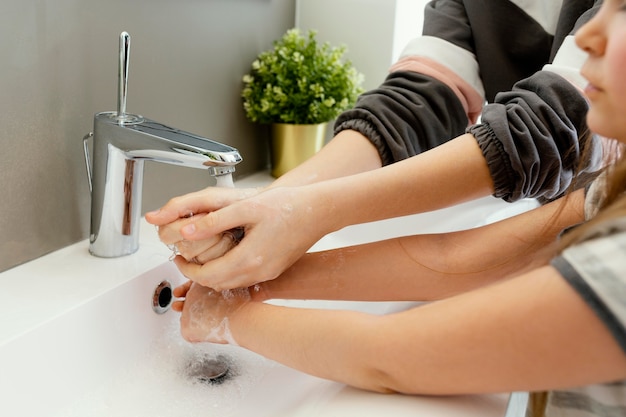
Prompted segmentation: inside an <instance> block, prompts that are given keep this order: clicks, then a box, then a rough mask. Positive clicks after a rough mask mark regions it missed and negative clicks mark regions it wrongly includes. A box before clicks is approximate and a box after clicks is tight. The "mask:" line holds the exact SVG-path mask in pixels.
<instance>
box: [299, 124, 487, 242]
mask: <svg viewBox="0 0 626 417" xmlns="http://www.w3.org/2000/svg"><path fill="white" fill-rule="evenodd" d="M492 192H493V181H492V179H491V176H490V173H489V169H488V167H487V163H486V161H485V159H484V157H483V154H482V152H481V150H480V148H479V147H478V145H477V143H476V141H475V139H474V137H473V136H472V135H469V134H465V135H462V136H460V137H458V138H456V139H453V140H451V141H449V142H447V143H445V144H443V145H441V146H439V147H437V148H434V149H432V150H430V151H427V152H424V153H422V154H420V155H417V156H414V157H411V158H408V159H406V160H404V161H400V162H397V163H395V164H392V165H388V166H385V167H383V168H381V169H377V170H375V171H368V172H363V173H361V174H359V175H352V176H349V177H344V178H339V179H335V180H329V181H326V182H324V183H323V184H312V185H310V187H309V193H310V199H311V201H312V202H313V203H315V204H317V205H319V204H320V202H324V204H326V205H327V207H326V210H325V211H324V215H325V216H327V217H324V218H322V219H319V220H320V222H321V224H324V225H327V226H328V228H329V230H328V231H332V230H338V229H340V228H342V227H345V226H347V225H350V224H357V223H363V222H370V221H374V220H381V219H386V218H390V217H397V216H404V215H408V214H413V213H421V212H426V211H431V210H435V209H439V208H443V207H447V206H450V205H454V204H458V203H461V202H464V201H469V200H472V199H475V198H478V197H483V196H487V195H490V194H491V193H492Z"/></svg>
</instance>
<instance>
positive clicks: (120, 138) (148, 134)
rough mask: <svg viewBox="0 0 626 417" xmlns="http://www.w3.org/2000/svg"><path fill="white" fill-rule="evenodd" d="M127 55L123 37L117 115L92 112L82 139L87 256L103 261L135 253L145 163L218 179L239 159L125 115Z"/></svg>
mask: <svg viewBox="0 0 626 417" xmlns="http://www.w3.org/2000/svg"><path fill="white" fill-rule="evenodd" d="M129 52H130V36H129V35H128V33H126V32H122V34H121V35H120V59H119V79H118V83H119V86H118V87H119V92H118V106H117V112H103V113H97V114H96V115H95V116H94V125H93V132H92V133H89V134H88V135H86V136H85V137H84V139H83V145H84V151H85V160H86V163H87V174H88V177H89V184H90V190H91V233H90V238H89V241H90V245H89V252H91V254H93V255H95V256H100V257H106V258H113V257H118V256H124V255H129V254H131V253H133V252H135V251H136V250H137V249H138V248H139V220H140V216H141V190H142V185H143V163H144V161H146V160H148V161H158V162H164V163H168V164H174V165H182V166H186V167H193V168H204V169H208V171H209V175H212V176H214V177H219V176H223V175H232V173H233V172H234V171H235V165H237V164H238V163H239V162H241V160H242V158H241V155H240V154H239V151H237V149H235V148H233V147H231V146H228V145H224V144H222V143H219V142H215V141H212V140H210V139H206V138H204V137H201V136H197V135H194V134H192V133H189V132H185V131H182V130H179V129H175V128H172V127H169V126H166V125H164V124H161V123H159V122H155V121H154V120H150V119H147V118H144V117H142V116H139V115H134V114H129V113H126V92H127V85H128V58H129ZM90 138H92V139H93V161H92V165H93V169H92V166H91V164H90V159H91V158H90V152H89V146H88V139H90Z"/></svg>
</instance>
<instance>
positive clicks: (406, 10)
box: [296, 0, 428, 89]
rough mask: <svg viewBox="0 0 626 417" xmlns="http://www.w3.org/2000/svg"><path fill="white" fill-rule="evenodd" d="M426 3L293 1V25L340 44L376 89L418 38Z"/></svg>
mask: <svg viewBox="0 0 626 417" xmlns="http://www.w3.org/2000/svg"><path fill="white" fill-rule="evenodd" d="M427 2H428V0H296V26H297V27H299V28H301V29H303V30H308V29H315V30H317V32H318V36H319V39H320V40H321V41H328V42H330V43H331V44H332V45H341V44H344V45H346V46H347V48H348V52H347V53H346V57H347V58H348V59H350V60H351V61H352V63H353V64H354V66H355V67H356V68H357V69H358V70H359V71H360V72H362V73H363V74H364V75H365V82H364V86H365V88H366V89H372V88H375V87H377V86H378V85H379V84H380V83H381V82H382V81H383V80H384V78H385V77H386V75H387V71H388V69H389V66H390V65H391V64H392V63H393V62H395V60H396V59H397V58H398V56H399V54H400V52H401V50H402V49H403V48H404V45H405V44H406V43H407V42H408V41H409V40H410V39H412V38H413V37H415V36H417V35H419V34H420V33H421V30H422V24H423V10H424V5H425V4H426V3H427Z"/></svg>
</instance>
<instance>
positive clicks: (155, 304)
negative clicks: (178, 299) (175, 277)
mask: <svg viewBox="0 0 626 417" xmlns="http://www.w3.org/2000/svg"><path fill="white" fill-rule="evenodd" d="M173 300H174V294H173V293H172V285H171V284H170V283H169V282H167V281H162V282H161V283H160V284H159V285H157V287H156V288H155V289H154V294H153V295H152V310H154V312H155V313H157V314H163V313H165V312H166V311H167V310H169V309H170V306H171V305H172V301H173Z"/></svg>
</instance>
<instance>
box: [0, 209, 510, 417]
mask: <svg viewBox="0 0 626 417" xmlns="http://www.w3.org/2000/svg"><path fill="white" fill-rule="evenodd" d="M510 207H511V206H508V205H506V204H504V203H502V202H500V201H497V200H494V199H484V200H480V201H478V202H474V203H470V204H466V205H463V206H461V207H457V208H453V209H446V210H443V211H440V212H434V213H429V214H424V215H418V216H409V217H407V218H403V219H393V220H388V221H385V222H376V223H371V224H367V225H360V226H353V227H349V228H346V229H343V230H341V231H339V232H337V233H334V234H332V235H329V236H327V237H325V238H324V239H322V240H321V241H320V242H319V243H318V244H317V245H316V246H315V247H314V248H313V250H321V249H327V248H331V247H337V246H343V245H346V244H354V243H362V242H367V241H372V240H378V239H381V238H387V237H391V236H398V235H404V234H409V233H415V232H420V231H422V232H433V231H444V230H453V229H459V228H462V227H470V226H473V225H476V224H480V223H483V222H485V221H488V218H487V216H488V215H490V214H491V213H493V212H494V211H498V210H500V209H503V208H506V209H507V210H508V209H509V208H510ZM141 226H142V227H141V228H142V231H141V233H142V236H141V239H140V241H141V247H140V250H139V251H138V252H137V253H136V254H133V255H130V256H127V257H124V258H117V259H99V258H95V257H92V256H90V255H89V254H88V251H87V246H88V245H87V242H86V241H85V242H80V243H78V244H75V245H72V246H69V247H67V248H64V249H62V250H60V251H57V252H54V253H52V254H49V255H47V256H44V257H42V258H40V259H37V260H35V261H32V262H29V263H27V264H24V265H22V266H19V267H16V268H14V269H11V270H9V271H6V272H4V273H2V274H0V288H2V291H3V294H4V297H3V299H4V309H3V313H2V316H1V318H0V404H1V407H2V410H3V415H7V416H12V417H18V416H64V417H65V416H85V415H89V416H116V417H122V416H133V417H140V416H151V417H152V416H159V417H168V416H177V417H179V416H192V415H193V416H198V415H203V416H220V417H224V416H242V417H243V416H245V417H249V416H273V417H275V416H341V417H347V416H360V417H363V416H381V415H393V416H395V417H402V416H435V417H445V416H459V417H460V416H463V417H472V416H476V417H492V416H493V417H495V416H503V415H504V414H505V409H506V404H507V400H508V397H509V396H508V395H482V396H463V397H445V398H434V397H420V396H403V395H381V394H375V393H369V392H365V391H361V390H358V389H354V388H350V387H347V386H345V385H342V384H339V383H335V382H331V381H327V380H323V379H319V378H316V377H312V376H309V375H306V374H303V373H301V372H298V371H295V370H293V369H290V368H287V367H285V366H282V365H280V364H277V363H275V362H272V361H269V360H266V359H264V358H262V357H260V356H258V355H256V354H254V353H251V352H248V351H245V350H243V349H240V348H237V347H232V346H216V345H209V344H205V345H190V344H188V343H186V342H184V341H183V340H182V339H181V337H180V336H179V333H178V314H176V313H174V312H172V311H168V312H166V313H165V314H162V315H158V314H156V313H154V312H153V310H152V307H151V301H152V300H151V298H152V294H153V292H154V289H155V288H156V287H157V285H158V284H159V283H161V282H162V281H163V280H168V281H170V282H171V283H172V285H176V284H178V283H180V282H182V281H183V277H182V276H181V275H180V274H179V273H178V271H177V269H176V268H175V267H174V266H173V264H172V263H171V262H168V261H167V259H168V257H169V252H168V250H167V249H166V248H165V247H164V246H163V245H161V244H160V243H159V242H158V239H157V236H156V232H155V231H154V228H152V227H150V226H149V225H148V224H147V223H144V224H142V225H141ZM284 304H287V305H293V306H309V307H320V308H348V309H359V310H362V311H368V312H371V313H375V314H384V313H387V312H390V311H395V310H398V309H402V308H407V307H408V306H409V305H410V304H407V303H367V302H364V303H350V302H324V301H286V302H284ZM220 355H221V356H223V357H225V358H227V360H228V362H229V363H230V371H229V374H228V375H226V377H224V379H223V380H221V383H219V384H209V383H203V382H199V381H198V380H197V378H192V377H190V376H189V375H188V374H187V372H186V369H187V366H188V365H189V364H190V363H193V362H198V361H199V360H201V359H202V358H207V357H208V358H216V357H218V356H220Z"/></svg>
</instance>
